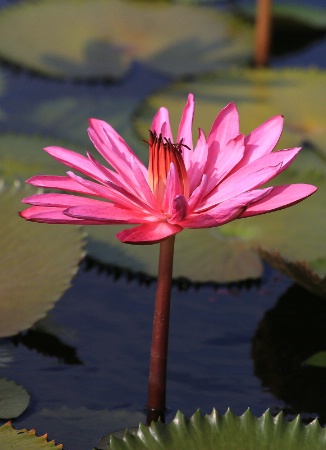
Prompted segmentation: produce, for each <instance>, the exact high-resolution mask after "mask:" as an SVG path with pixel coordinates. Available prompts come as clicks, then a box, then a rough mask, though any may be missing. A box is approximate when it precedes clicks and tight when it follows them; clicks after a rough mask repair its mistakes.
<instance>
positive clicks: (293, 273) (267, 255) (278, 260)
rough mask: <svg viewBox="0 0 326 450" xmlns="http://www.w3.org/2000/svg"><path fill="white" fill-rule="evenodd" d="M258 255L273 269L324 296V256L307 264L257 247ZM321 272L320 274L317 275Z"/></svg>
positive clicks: (325, 260)
mask: <svg viewBox="0 0 326 450" xmlns="http://www.w3.org/2000/svg"><path fill="white" fill-rule="evenodd" d="M259 254H260V256H261V257H262V258H263V259H264V260H265V261H266V262H267V263H268V264H270V265H271V266H273V267H274V268H275V269H277V270H279V271H280V272H283V273H285V274H286V275H287V276H289V277H291V278H292V279H293V280H294V281H296V282H297V283H299V284H301V285H302V286H304V287H305V288H307V289H309V290H310V291H312V292H314V293H315V294H317V295H319V296H321V297H325V298H326V276H325V273H326V267H325V263H326V258H323V259H322V260H316V261H312V262H311V264H310V267H309V265H308V264H307V263H306V262H303V261H289V260H288V259H286V258H284V257H282V256H281V255H280V254H279V253H277V252H273V251H268V250H266V249H263V248H261V249H259ZM319 274H321V275H319Z"/></svg>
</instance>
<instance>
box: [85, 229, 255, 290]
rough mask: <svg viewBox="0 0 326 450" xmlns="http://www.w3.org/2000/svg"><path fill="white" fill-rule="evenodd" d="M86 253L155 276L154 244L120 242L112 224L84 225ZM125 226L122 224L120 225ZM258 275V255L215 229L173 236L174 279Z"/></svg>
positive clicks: (156, 248)
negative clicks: (86, 237)
mask: <svg viewBox="0 0 326 450" xmlns="http://www.w3.org/2000/svg"><path fill="white" fill-rule="evenodd" d="M85 228H86V231H87V233H88V237H89V241H88V244H87V252H88V254H89V255H90V256H92V257H93V258H95V259H97V260H99V261H101V262H102V263H109V264H113V265H116V266H119V267H122V268H126V269H130V270H132V271H133V272H144V273H146V274H148V275H152V276H156V275H157V264H158V251H159V246H158V245H146V246H142V245H128V244H122V243H121V242H120V241H119V240H118V239H117V238H116V237H115V235H116V233H117V232H118V231H119V230H121V229H123V228H121V227H116V226H87V227H85ZM124 228H126V227H124ZM261 275H262V265H261V262H260V260H259V257H258V255H257V254H256V253H255V252H254V251H253V250H252V249H250V246H249V245H248V244H247V243H246V242H241V241H239V240H235V239H228V238H224V237H223V236H221V235H220V233H219V231H218V229H206V230H205V229H203V230H184V231H182V233H179V234H178V236H177V237H176V242H175V257H174V263H173V276H174V278H178V277H185V278H188V279H190V280H192V281H195V282H203V283H204V282H209V281H211V282H218V283H223V282H229V281H239V280H244V279H248V278H251V279H255V278H259V277H260V276H261Z"/></svg>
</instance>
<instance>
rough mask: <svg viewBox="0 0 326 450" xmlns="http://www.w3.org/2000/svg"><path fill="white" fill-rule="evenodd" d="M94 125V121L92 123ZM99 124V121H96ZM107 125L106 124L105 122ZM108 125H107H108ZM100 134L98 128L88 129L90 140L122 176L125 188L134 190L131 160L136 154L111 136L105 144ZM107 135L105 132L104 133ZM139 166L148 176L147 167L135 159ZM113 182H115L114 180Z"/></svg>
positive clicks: (121, 180) (107, 137)
mask: <svg viewBox="0 0 326 450" xmlns="http://www.w3.org/2000/svg"><path fill="white" fill-rule="evenodd" d="M91 123H93V121H92V122H91ZM96 124H98V121H96ZM104 124H105V122H104ZM106 125H107V124H106ZM97 132H99V130H98V128H96V129H93V128H89V129H88V134H89V137H90V139H91V140H92V142H93V144H94V146H95V147H96V149H97V150H98V152H99V153H100V154H101V155H102V156H103V157H105V159H106V161H107V162H108V163H109V164H110V165H111V166H112V167H113V168H114V169H115V170H116V172H117V173H118V174H119V175H120V177H119V178H120V182H121V184H122V183H123V184H124V185H125V187H127V188H128V186H131V190H132V188H133V184H134V183H133V178H134V175H133V170H132V167H131V159H132V158H134V154H133V153H131V151H130V150H129V149H128V148H127V147H126V145H124V144H121V142H120V141H117V140H115V139H112V137H111V136H110V135H108V136H106V140H105V142H103V140H102V139H104V138H103V133H102V134H101V133H100V132H99V134H97ZM104 135H105V132H104ZM135 161H137V164H138V165H139V167H140V166H142V167H140V170H142V171H143V172H144V173H146V176H147V169H146V168H145V166H144V165H143V164H142V163H141V162H140V161H139V160H138V158H135ZM112 181H113V180H112Z"/></svg>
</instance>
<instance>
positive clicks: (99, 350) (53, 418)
mask: <svg viewBox="0 0 326 450" xmlns="http://www.w3.org/2000/svg"><path fill="white" fill-rule="evenodd" d="M289 285H290V281H289V280H288V279H286V278H285V277H283V276H280V275H278V274H275V273H274V272H272V271H268V273H267V275H266V279H265V280H264V281H263V282H262V283H261V285H260V286H257V287H251V288H250V289H249V290H248V289H245V288H243V289H239V288H233V289H231V291H230V290H228V289H222V288H221V289H218V290H214V289H212V288H211V287H207V288H206V287H204V288H201V289H199V290H195V289H193V288H190V289H189V290H187V291H179V290H178V289H176V288H175V289H174V290H173V294H172V310H171V329H170V333H171V334H170V352H169V370H168V386H167V391H168V395H167V404H168V406H169V408H170V412H169V414H168V415H167V420H169V419H171V418H172V417H173V415H174V414H175V412H176V411H177V410H178V409H181V410H182V411H183V412H184V413H185V414H187V415H191V414H192V413H194V412H195V410H196V409H197V408H199V407H200V408H201V409H202V411H203V412H205V413H209V412H210V411H211V409H212V408H213V407H214V406H215V407H216V408H217V409H218V410H219V411H220V412H221V413H224V412H225V410H226V409H227V408H228V407H231V408H232V410H233V411H234V412H235V413H236V414H241V413H243V412H244V411H245V410H246V408H247V407H248V406H250V407H251V408H252V411H253V412H254V413H255V414H256V415H260V414H262V413H263V412H264V411H265V410H266V409H267V408H268V407H272V408H274V409H275V408H276V409H277V408H281V407H282V406H283V403H282V402H279V401H277V400H275V399H274V398H273V397H272V396H271V394H270V393H269V392H268V391H264V390H262V383H261V381H260V380H259V379H258V378H256V377H255V376H254V374H253V361H252V360H251V358H250V354H251V345H252V344H251V340H252V337H253V335H254V333H255V330H256V328H257V324H258V322H259V321H260V320H261V319H262V317H263V316H264V313H265V311H266V310H268V309H269V308H271V307H273V305H274V304H275V302H276V300H277V298H278V297H279V296H280V294H282V293H284V291H285V290H286V289H287V287H288V286H289ZM154 295H155V284H153V285H151V286H149V287H147V286H142V285H139V284H138V283H137V281H132V282H126V280H124V279H121V280H119V281H114V279H113V278H112V276H111V277H108V276H107V275H105V274H102V275H98V273H97V272H96V270H92V271H90V272H85V271H83V270H81V271H80V272H79V274H78V276H77V277H76V279H75V281H74V286H73V287H72V288H71V289H70V290H69V291H68V292H67V293H66V295H64V297H63V298H62V300H60V302H59V303H58V304H57V306H56V308H55V309H54V310H53V312H52V314H51V317H50V320H51V323H52V325H51V327H52V329H53V330H56V329H58V328H61V330H60V332H59V336H60V339H61V341H62V343H64V344H67V345H70V346H72V347H74V348H75V349H76V354H75V355H74V357H71V354H70V362H78V360H79V361H80V362H81V364H67V363H66V364H65V363H64V362H63V361H62V360H61V361H60V360H59V359H58V358H57V357H54V356H53V357H50V356H44V355H42V354H39V353H37V351H36V350H32V349H28V348H27V347H26V346H25V345H23V344H22V343H20V344H18V346H17V347H14V348H13V346H14V344H12V343H10V342H7V343H6V344H5V348H6V347H7V350H8V351H9V350H10V354H11V355H12V357H13V361H12V362H11V363H10V364H9V367H7V368H3V369H2V370H1V373H2V376H6V377H7V378H9V379H14V380H15V381H16V382H17V383H19V384H22V385H23V386H24V387H25V388H26V389H27V390H28V391H29V392H30V393H31V395H32V402H31V406H30V408H29V409H28V411H27V412H26V413H25V415H24V416H23V417H22V418H20V419H19V420H15V421H14V424H15V425H18V424H19V425H22V426H24V427H27V428H30V427H36V429H37V432H38V433H44V432H48V433H49V437H51V438H55V439H56V440H57V442H63V443H65V445H66V447H65V448H68V449H71V450H83V449H85V450H86V449H90V448H91V447H92V445H94V444H96V438H97V437H100V436H101V435H102V434H106V433H107V432H109V431H111V430H112V429H115V428H124V426H126V425H127V424H128V425H135V424H137V422H138V421H139V420H140V419H141V414H142V413H143V407H144V405H145V402H146V395H147V377H148V362H149V346H150V338H151V322H152V314H153V300H154ZM51 327H50V329H51ZM38 339H43V337H42V335H39V336H38ZM65 350H66V349H65V348H64V347H61V348H60V349H59V350H58V352H59V356H61V359H63V358H64V357H65V355H67V353H65ZM68 354H69V352H68ZM66 361H69V357H68V356H66ZM63 407H64V408H66V409H62V408H63ZM81 407H86V408H88V410H87V411H86V410H83V409H80V408H81ZM98 411H103V415H104V420H103V419H102V420H97V422H98V423H96V422H95V423H91V425H89V424H88V420H90V421H92V416H94V417H96V418H97V419H98V415H99V414H98ZM105 411H109V412H110V414H108V413H106V412H105ZM126 412H128V413H129V416H128V417H127V423H126V419H125V414H126ZM132 412H133V413H135V414H134V415H133V414H132ZM121 414H122V420H120V421H119V415H121ZM60 416H61V417H60ZM144 417H145V416H143V418H144ZM133 418H134V419H133ZM86 424H87V430H86V429H84V430H83V427H85V428H86Z"/></svg>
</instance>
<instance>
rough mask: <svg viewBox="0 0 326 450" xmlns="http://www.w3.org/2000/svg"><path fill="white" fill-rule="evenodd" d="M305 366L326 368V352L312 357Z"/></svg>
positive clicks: (306, 361) (305, 362)
mask: <svg viewBox="0 0 326 450" xmlns="http://www.w3.org/2000/svg"><path fill="white" fill-rule="evenodd" d="M303 364H305V365H307V366H315V367H326V351H321V352H318V353H315V354H314V355H311V356H310V357H309V358H307V359H306V360H305V361H304V362H303Z"/></svg>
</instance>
